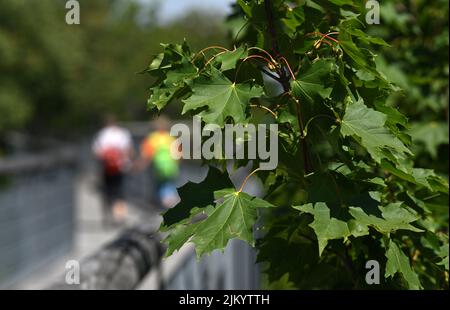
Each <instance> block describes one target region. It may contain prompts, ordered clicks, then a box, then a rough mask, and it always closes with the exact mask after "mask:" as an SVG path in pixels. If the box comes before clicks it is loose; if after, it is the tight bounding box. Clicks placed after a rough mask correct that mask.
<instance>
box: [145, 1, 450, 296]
mask: <svg viewBox="0 0 450 310" xmlns="http://www.w3.org/2000/svg"><path fill="white" fill-rule="evenodd" d="M364 12H365V8H364V4H362V3H360V2H359V1H351V0H330V1H319V0H315V1H311V0H307V1H281V0H273V1H269V0H265V1H263V0H256V1H245V0H238V1H237V6H236V13H235V14H233V18H234V19H243V20H244V22H243V23H242V22H233V24H234V25H237V24H241V25H242V27H240V29H239V30H238V31H235V32H234V33H235V38H236V40H235V41H236V42H235V46H234V47H233V48H231V49H227V48H224V47H220V46H213V47H209V48H206V49H203V50H201V51H200V52H197V53H193V52H191V50H190V49H189V47H188V45H187V43H186V42H185V43H183V44H181V45H174V44H168V45H163V47H164V51H163V52H162V53H161V54H160V55H158V56H157V57H155V58H154V59H153V60H152V62H151V64H150V66H149V67H148V68H147V70H146V72H147V73H148V74H150V75H151V76H152V77H153V78H154V81H155V82H154V83H153V84H152V86H151V94H150V97H149V101H148V105H149V107H150V108H151V109H156V110H162V109H164V108H165V107H166V106H167V105H168V104H170V103H173V102H180V101H181V102H182V104H183V110H182V111H183V112H182V113H187V112H190V113H192V114H195V115H199V116H201V117H202V121H203V122H204V123H205V124H210V123H214V124H218V125H219V126H224V124H225V123H229V122H231V123H243V124H246V123H250V122H261V121H264V122H274V123H277V124H278V125H279V132H278V135H279V148H278V150H279V158H280V161H279V165H278V167H277V168H276V169H275V170H273V171H259V172H257V175H258V177H259V178H260V179H261V181H262V182H263V184H264V186H265V193H266V194H265V196H264V198H263V199H261V198H256V197H251V196H249V195H248V194H246V193H244V192H242V187H241V189H235V188H234V187H233V184H232V183H231V181H230V179H229V176H228V173H227V171H226V170H225V171H221V170H220V169H218V168H215V167H214V166H220V164H221V163H222V162H221V161H220V160H212V161H210V164H211V166H210V168H209V173H208V175H207V177H206V178H205V179H204V180H203V181H202V182H200V183H188V184H187V185H185V186H184V187H182V188H180V189H179V194H180V197H181V202H180V203H179V204H178V205H177V206H175V207H174V208H173V209H170V210H169V211H167V212H166V213H165V214H164V222H163V224H162V226H161V230H162V231H165V232H167V233H168V237H167V239H166V242H167V244H168V254H169V255H170V254H172V253H173V252H174V251H176V250H178V249H179V248H180V247H181V246H182V245H183V244H185V243H186V242H193V243H194V244H195V245H196V250H197V254H198V256H201V255H203V254H206V253H210V252H212V251H214V250H216V249H223V248H224V247H225V246H226V244H227V242H228V240H230V239H233V238H238V239H242V240H244V241H247V242H248V243H249V244H251V245H255V246H256V248H257V250H258V261H259V262H262V263H263V264H264V265H265V266H266V270H265V272H266V274H267V276H268V279H269V281H270V282H271V283H273V284H276V283H277V282H279V281H281V282H283V285H286V286H288V287H296V288H308V289H311V288H343V287H347V288H361V287H366V283H365V281H364V279H365V273H366V272H367V270H366V269H365V264H366V262H367V261H368V260H373V259H375V260H377V261H379V262H380V265H381V268H382V271H383V274H384V280H383V281H382V286H383V287H391V288H410V289H420V288H443V287H448V182H447V181H446V180H445V179H444V178H442V177H441V176H438V175H436V174H435V173H434V172H433V171H432V170H429V169H423V168H420V167H416V166H414V155H413V152H412V151H411V148H412V139H411V136H410V135H409V134H408V132H407V131H406V129H407V128H408V122H407V118H406V117H405V116H404V115H403V114H401V113H400V112H399V111H398V109H396V108H395V107H394V106H392V105H389V104H388V103H387V98H388V97H389V96H390V94H391V93H392V92H394V91H397V90H398V89H399V88H398V86H397V85H394V84H392V83H391V82H390V81H389V79H388V76H387V75H386V74H383V73H382V72H380V71H379V70H378V68H377V64H376V57H375V54H374V53H373V52H372V51H371V49H372V48H373V47H374V46H384V47H387V46H388V44H387V43H386V42H385V41H384V40H382V39H381V38H379V37H373V36H369V35H367V34H366V31H365V30H366V29H365V27H366V25H365V13H364ZM271 82H272V84H271ZM274 83H275V84H276V85H278V88H277V87H276V86H275V87H274V86H273V84H274ZM274 89H275V91H274ZM277 89H278V91H277ZM261 111H263V112H268V113H267V116H266V117H265V118H263V119H261ZM269 112H270V113H269ZM246 163H247V162H246V161H236V162H235V165H236V166H237V167H239V166H240V165H244V164H246ZM253 166H254V167H255V168H256V167H258V166H259V161H258V160H254V161H253ZM255 172H256V170H255ZM244 185H245V181H244ZM259 219H260V220H259ZM255 223H259V226H260V228H261V230H262V234H259V235H260V237H259V238H258V239H257V240H256V241H255V237H254V236H255V231H254V229H255V226H256V225H255ZM275 286H276V285H275Z"/></svg>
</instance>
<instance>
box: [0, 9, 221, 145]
mask: <svg viewBox="0 0 450 310" xmlns="http://www.w3.org/2000/svg"><path fill="white" fill-rule="evenodd" d="M79 2H80V8H81V14H80V15H81V23H80V25H67V24H66V22H65V15H66V13H67V10H66V9H65V1H63V0H39V1H38V0H0V141H1V137H2V135H3V134H4V133H5V132H6V131H7V130H11V129H21V130H23V131H25V132H32V133H33V134H44V135H51V136H62V135H63V136H67V135H68V134H76V133H80V132H84V131H86V130H90V129H92V128H95V127H98V125H99V122H100V120H101V118H102V116H103V115H104V114H105V113H106V112H112V113H115V114H117V115H118V116H119V118H120V119H123V120H136V119H146V118H147V117H148V114H147V113H145V112H146V111H145V104H143V103H145V102H146V96H147V94H146V89H147V86H148V85H149V80H148V79H145V78H143V77H142V76H141V75H138V74H137V73H138V72H140V71H141V70H142V69H143V66H142V64H143V63H145V62H146V61H147V60H148V59H149V58H150V56H151V55H153V54H157V53H158V52H159V51H160V50H161V49H162V48H161V47H160V46H159V42H161V41H166V40H169V41H181V40H183V39H184V38H186V39H189V40H190V42H192V43H193V45H194V46H195V47H196V48H201V47H204V46H207V45H210V44H213V43H216V44H223V41H224V40H225V35H224V33H225V30H224V29H223V28H222V27H223V26H222V25H221V23H220V18H216V17H215V16H201V15H198V14H195V13H191V14H188V15H186V17H184V18H182V19H179V20H177V21H175V22H173V23H170V24H167V25H160V24H159V23H157V20H156V9H157V7H156V6H157V3H158V2H155V4H154V5H148V6H145V7H143V6H142V5H139V4H138V3H137V2H136V1H128V0H95V1H92V0H80V1H79Z"/></svg>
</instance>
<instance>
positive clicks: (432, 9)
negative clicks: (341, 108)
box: [370, 0, 449, 175]
mask: <svg viewBox="0 0 450 310" xmlns="http://www.w3.org/2000/svg"><path fill="white" fill-rule="evenodd" d="M380 3H381V23H380V25H373V26H371V27H370V31H371V32H372V34H373V35H375V36H381V37H383V38H384V40H385V41H386V42H389V43H390V44H391V46H392V47H390V48H389V47H388V48H382V49H380V50H379V51H378V53H379V55H380V57H378V58H377V62H378V63H377V65H378V66H379V67H380V68H381V69H382V71H384V72H385V74H386V75H387V76H388V77H389V79H390V80H392V81H393V82H395V83H396V84H397V85H398V86H399V87H400V88H401V90H400V91H398V92H396V93H394V94H393V95H392V96H391V97H390V104H391V105H393V106H394V107H398V108H399V110H400V111H401V112H402V113H403V114H405V115H407V116H408V117H409V123H410V134H411V136H412V137H413V142H414V144H413V145H414V149H413V151H414V154H415V155H416V157H415V158H416V164H417V166H421V167H429V168H433V169H435V170H436V171H437V172H440V173H442V174H446V175H448V169H449V166H448V163H449V153H448V143H449V132H448V116H449V114H448V113H449V112H448V104H449V97H448V94H449V84H448V78H449V62H448V57H449V52H448V49H449V33H448V27H449V24H448V14H449V7H448V1H446V0H431V1H430V0H405V1H398V0H385V1H381V2H380Z"/></svg>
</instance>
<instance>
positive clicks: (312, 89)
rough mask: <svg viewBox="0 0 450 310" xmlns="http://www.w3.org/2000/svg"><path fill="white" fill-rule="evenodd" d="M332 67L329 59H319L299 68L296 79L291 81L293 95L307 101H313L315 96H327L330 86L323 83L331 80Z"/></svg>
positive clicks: (329, 92) (323, 97)
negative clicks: (301, 68) (302, 68)
mask: <svg viewBox="0 0 450 310" xmlns="http://www.w3.org/2000/svg"><path fill="white" fill-rule="evenodd" d="M332 68H333V62H332V61H331V60H330V59H320V60H318V61H316V62H314V63H312V64H311V65H310V66H307V67H306V68H305V69H304V70H300V73H299V76H298V77H297V79H296V80H293V81H292V82H291V88H292V92H293V94H294V96H295V97H297V98H300V99H301V100H302V101H304V102H308V103H313V102H314V100H315V99H316V98H322V99H325V98H328V97H329V96H330V94H331V91H332V88H331V87H326V86H325V85H327V84H329V83H330V80H332V76H331V70H332Z"/></svg>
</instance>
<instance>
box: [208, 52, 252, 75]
mask: <svg viewBox="0 0 450 310" xmlns="http://www.w3.org/2000/svg"><path fill="white" fill-rule="evenodd" d="M247 55H248V51H247V50H246V49H245V48H243V47H242V46H241V47H238V48H237V49H235V50H233V51H225V52H223V53H220V54H219V55H218V56H217V57H216V58H215V59H214V61H215V62H219V63H221V66H220V70H221V71H227V70H230V69H234V68H236V64H237V62H238V61H239V60H241V59H243V58H245V57H247Z"/></svg>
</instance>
